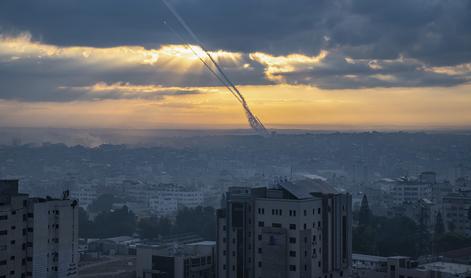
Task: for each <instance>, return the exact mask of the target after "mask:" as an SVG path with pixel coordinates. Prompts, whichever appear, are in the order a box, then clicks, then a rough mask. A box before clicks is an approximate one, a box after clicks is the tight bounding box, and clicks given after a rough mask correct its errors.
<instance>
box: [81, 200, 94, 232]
mask: <svg viewBox="0 0 471 278" xmlns="http://www.w3.org/2000/svg"><path fill="white" fill-rule="evenodd" d="M78 222H79V237H82V238H89V237H94V228H93V222H92V221H90V220H89V217H88V213H87V212H86V211H85V210H84V209H83V208H81V207H79V211H78Z"/></svg>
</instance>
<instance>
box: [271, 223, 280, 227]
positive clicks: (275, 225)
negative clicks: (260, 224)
mask: <svg viewBox="0 0 471 278" xmlns="http://www.w3.org/2000/svg"><path fill="white" fill-rule="evenodd" d="M271 226H272V227H273V228H281V224H280V223H272V224H271Z"/></svg>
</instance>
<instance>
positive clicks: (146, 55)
mask: <svg viewBox="0 0 471 278" xmlns="http://www.w3.org/2000/svg"><path fill="white" fill-rule="evenodd" d="M192 48H193V49H194V50H195V51H196V53H197V54H198V55H200V56H201V57H204V56H203V55H204V52H203V50H202V49H201V47H199V46H192ZM210 53H211V55H212V56H213V57H214V58H215V59H217V60H220V61H222V62H225V61H226V62H231V63H237V62H238V61H239V60H240V59H241V54H240V53H233V52H227V51H223V50H218V51H214V52H210ZM25 58H28V59H71V60H78V61H80V62H82V63H86V64H95V65H98V66H102V67H106V66H110V67H113V66H126V65H156V64H157V63H158V62H160V60H164V61H163V62H169V61H170V60H172V61H171V62H172V64H178V63H180V64H193V63H198V66H200V65H199V63H200V61H198V57H196V56H195V54H194V53H193V52H192V51H191V50H190V49H189V48H187V47H185V46H184V45H162V46H161V47H160V48H159V49H146V48H144V47H142V46H118V47H109V48H96V47H83V46H72V47H59V46H55V45H49V44H43V43H40V42H35V41H32V39H31V35H30V34H28V33H22V34H20V35H18V36H5V35H0V59H3V60H6V61H15V60H19V59H25Z"/></svg>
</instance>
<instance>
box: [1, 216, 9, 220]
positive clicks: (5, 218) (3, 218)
mask: <svg viewBox="0 0 471 278" xmlns="http://www.w3.org/2000/svg"><path fill="white" fill-rule="evenodd" d="M7 219H8V215H0V220H7Z"/></svg>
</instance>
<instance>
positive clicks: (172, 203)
mask: <svg viewBox="0 0 471 278" xmlns="http://www.w3.org/2000/svg"><path fill="white" fill-rule="evenodd" d="M127 194H128V196H129V198H130V199H131V200H134V201H136V202H140V203H141V204H143V205H145V206H146V207H147V208H150V211H151V212H152V214H154V215H157V216H172V215H175V214H176V213H177V211H178V209H180V208H183V207H188V208H195V207H197V206H201V205H203V202H204V194H203V192H202V191H195V190H188V189H185V188H183V187H182V186H178V185H175V184H158V185H147V184H135V186H133V187H131V188H129V189H127Z"/></svg>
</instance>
